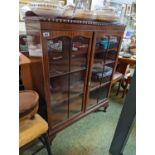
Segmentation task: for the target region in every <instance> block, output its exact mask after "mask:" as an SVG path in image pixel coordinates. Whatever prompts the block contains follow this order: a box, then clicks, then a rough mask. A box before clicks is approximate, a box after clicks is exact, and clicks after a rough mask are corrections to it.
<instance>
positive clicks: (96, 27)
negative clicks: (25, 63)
mask: <svg viewBox="0 0 155 155" xmlns="http://www.w3.org/2000/svg"><path fill="white" fill-rule="evenodd" d="M25 22H26V31H27V40H28V48H29V56H30V58H31V61H32V63H31V73H32V81H33V89H34V90H35V91H37V92H38V93H39V95H40V99H41V101H40V113H42V115H44V117H45V116H46V119H47V121H48V124H49V137H50V138H51V139H52V137H53V136H54V135H56V133H57V132H59V131H60V130H62V129H64V128H65V127H67V126H69V125H70V124H72V123H73V122H75V121H77V120H79V119H80V118H82V117H84V116H86V115H87V114H89V113H91V112H93V111H96V110H97V109H98V108H100V107H104V108H105V109H106V108H107V107H108V101H109V100H108V97H109V92H110V88H111V81H112V77H113V73H114V71H115V68H116V62H117V57H118V51H119V48H120V44H121V40H122V37H123V34H124V30H125V26H124V25H121V24H118V23H117V24H116V23H105V22H101V21H89V20H88V21H87V20H75V19H60V18H59V19H51V18H46V17H36V16H27V17H26V19H25Z"/></svg>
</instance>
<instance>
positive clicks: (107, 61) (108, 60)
mask: <svg viewBox="0 0 155 155" xmlns="http://www.w3.org/2000/svg"><path fill="white" fill-rule="evenodd" d="M97 63H100V64H105V65H107V64H112V63H115V60H112V59H106V60H105V61H104V60H103V59H94V64H97Z"/></svg>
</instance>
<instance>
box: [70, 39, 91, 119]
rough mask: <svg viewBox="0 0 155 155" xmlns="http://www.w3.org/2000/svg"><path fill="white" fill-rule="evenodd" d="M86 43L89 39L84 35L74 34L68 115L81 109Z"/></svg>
mask: <svg viewBox="0 0 155 155" xmlns="http://www.w3.org/2000/svg"><path fill="white" fill-rule="evenodd" d="M88 44H89V39H87V38H85V37H81V36H76V37H74V38H73V39H72V52H71V60H70V63H71V65H70V70H71V73H70V101H69V117H72V116H73V115H76V114H78V113H80V112H81V109H82V104H83V95H84V94H83V93H84V84H85V78H86V70H87V69H86V67H87V53H88Z"/></svg>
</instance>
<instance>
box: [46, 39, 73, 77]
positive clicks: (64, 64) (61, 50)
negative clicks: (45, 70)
mask: <svg viewBox="0 0 155 155" xmlns="http://www.w3.org/2000/svg"><path fill="white" fill-rule="evenodd" d="M70 42H71V39H70V38H69V37H59V38H54V39H51V40H48V55H49V72H50V77H56V76H60V75H65V74H67V73H68V72H69V50H70V45H71V44H70Z"/></svg>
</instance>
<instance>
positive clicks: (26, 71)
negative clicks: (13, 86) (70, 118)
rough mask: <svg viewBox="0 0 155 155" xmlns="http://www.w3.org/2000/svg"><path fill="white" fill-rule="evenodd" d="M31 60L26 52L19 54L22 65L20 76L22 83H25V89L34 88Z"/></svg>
mask: <svg viewBox="0 0 155 155" xmlns="http://www.w3.org/2000/svg"><path fill="white" fill-rule="evenodd" d="M30 63H31V60H30V59H29V58H28V57H26V56H25V55H24V54H22V53H20V56H19V67H20V76H21V80H22V83H23V85H24V89H27V90H32V89H33V86H32V77H31V69H30Z"/></svg>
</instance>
